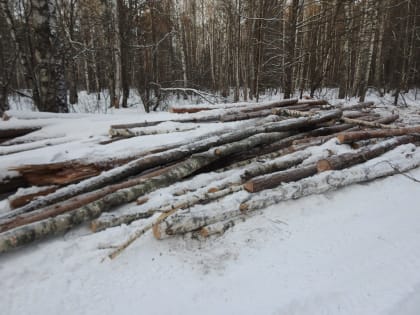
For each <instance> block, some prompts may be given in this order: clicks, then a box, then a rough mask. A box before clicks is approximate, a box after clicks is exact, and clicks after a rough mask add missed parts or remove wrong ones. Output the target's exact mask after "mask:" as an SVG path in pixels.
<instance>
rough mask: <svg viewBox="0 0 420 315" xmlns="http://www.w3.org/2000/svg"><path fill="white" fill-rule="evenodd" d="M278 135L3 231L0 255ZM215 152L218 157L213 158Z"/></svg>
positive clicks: (201, 156) (198, 157)
mask: <svg viewBox="0 0 420 315" xmlns="http://www.w3.org/2000/svg"><path fill="white" fill-rule="evenodd" d="M331 114H332V113H329V115H326V116H320V117H317V118H313V117H312V118H310V119H309V120H306V122H307V123H308V122H309V123H315V122H317V121H318V120H320V119H321V120H324V119H326V118H329V117H331ZM337 114H339V115H341V112H338V113H334V115H335V116H334V117H336V116H337ZM302 123H303V122H302V121H301V120H293V121H289V122H288V123H287V124H280V125H275V124H274V126H273V124H269V126H266V127H264V130H267V129H268V130H273V129H274V130H275V129H276V128H280V129H285V128H287V127H286V126H289V127H290V126H295V125H299V126H300V125H301V124H302ZM281 134H282V133H279V132H272V133H266V134H256V135H255V136H251V137H249V138H247V139H244V140H241V141H237V143H229V144H227V145H225V146H221V147H218V148H216V149H210V150H208V151H207V152H203V153H197V154H194V155H192V156H191V157H190V158H188V159H187V160H185V161H183V162H179V163H178V164H176V165H174V166H173V167H172V168H171V169H170V170H169V171H167V172H165V173H163V174H161V175H158V176H155V177H151V178H148V180H147V181H145V182H144V183H140V184H138V185H135V186H133V187H130V188H125V189H120V190H118V191H116V192H113V193H110V194H107V195H106V196H105V197H102V198H100V199H98V200H96V201H93V202H91V203H89V204H87V205H84V206H83V207H80V208H78V209H75V210H72V211H70V212H67V213H64V214H60V215H57V216H55V217H52V218H48V219H45V220H42V221H37V222H33V223H31V224H28V225H23V226H19V227H16V228H14V229H12V230H9V231H6V232H4V233H2V234H1V235H0V253H1V252H5V251H8V250H11V249H13V248H16V247H20V246H23V245H25V244H28V243H30V242H33V241H35V240H38V239H41V238H44V237H47V236H50V235H55V234H57V233H62V232H64V231H66V230H68V229H69V228H72V227H73V226H75V225H78V224H81V223H83V222H85V221H87V220H91V219H94V218H97V217H98V216H99V215H100V214H101V213H102V212H106V211H109V210H110V209H112V208H113V207H116V206H119V205H121V204H123V203H129V202H132V201H135V200H136V199H137V198H138V197H140V196H142V195H144V194H146V193H149V192H151V191H154V190H156V189H158V188H162V187H165V186H168V185H171V184H173V183H175V182H177V181H179V180H181V179H183V178H185V177H187V176H189V175H192V174H193V173H195V172H197V171H198V170H200V169H202V168H203V167H205V166H207V165H209V164H210V163H212V162H214V161H216V160H217V159H219V158H221V157H224V156H227V155H230V154H233V153H235V152H238V151H242V150H247V149H249V148H252V147H253V146H256V145H259V144H261V143H263V142H265V141H270V139H272V138H273V137H279V136H280V135H281ZM287 135H288V133H284V136H287ZM195 145H197V144H195ZM216 151H217V152H218V154H215V152H216Z"/></svg>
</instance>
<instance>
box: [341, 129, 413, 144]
mask: <svg viewBox="0 0 420 315" xmlns="http://www.w3.org/2000/svg"><path fill="white" fill-rule="evenodd" d="M418 133H420V126H418V127H407V128H395V129H384V130H366V131H354V132H348V133H341V134H339V135H338V136H337V139H338V141H339V142H340V143H342V144H343V143H353V142H357V141H361V140H368V139H372V138H387V137H394V136H404V135H409V134H418Z"/></svg>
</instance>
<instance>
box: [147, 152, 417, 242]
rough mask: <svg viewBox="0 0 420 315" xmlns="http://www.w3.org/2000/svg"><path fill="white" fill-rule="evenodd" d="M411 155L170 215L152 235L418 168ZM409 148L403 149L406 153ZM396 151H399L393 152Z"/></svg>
mask: <svg viewBox="0 0 420 315" xmlns="http://www.w3.org/2000/svg"><path fill="white" fill-rule="evenodd" d="M413 147H414V146H411V150H413V149H414V153H413V151H411V152H412V154H406V153H404V152H403V151H404V150H401V152H400V153H401V154H400V157H399V158H396V159H395V160H394V161H392V163H378V164H375V165H370V164H361V165H359V166H357V167H356V168H353V169H351V170H350V169H349V170H347V169H345V170H341V171H332V172H329V173H323V174H317V175H315V176H312V177H308V178H304V179H301V180H300V181H298V182H294V183H289V184H287V183H286V184H284V185H282V186H279V187H277V188H274V189H273V190H267V191H264V192H261V193H260V194H250V195H249V196H238V200H240V199H241V198H242V199H243V201H242V203H241V205H240V207H238V208H236V207H231V208H228V209H224V210H223V211H219V209H201V210H196V211H194V212H192V213H191V212H180V213H173V214H171V215H169V216H167V217H166V218H164V219H163V220H161V222H159V223H158V224H156V226H154V229H156V230H158V231H159V233H158V234H155V233H154V235H155V237H156V238H157V239H163V238H166V237H170V236H174V235H179V234H185V233H188V232H192V231H197V230H199V229H201V228H203V227H204V226H208V225H212V224H215V223H217V222H226V221H229V220H235V219H237V218H240V217H241V216H243V215H244V214H247V213H249V212H253V211H256V210H259V209H263V208H266V207H269V206H271V205H274V204H277V203H280V202H282V201H286V200H290V199H297V198H301V197H304V196H308V195H312V194H321V193H325V192H328V191H332V190H336V189H338V188H341V187H345V186H348V185H351V184H355V183H363V182H368V181H372V180H375V179H377V178H381V177H384V176H390V175H394V174H400V173H403V172H406V171H409V170H411V169H414V168H417V167H419V166H420V151H419V150H415V147H414V148H413ZM409 149H410V148H407V150H409ZM396 150H399V149H396Z"/></svg>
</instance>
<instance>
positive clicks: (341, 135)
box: [337, 133, 346, 144]
mask: <svg viewBox="0 0 420 315" xmlns="http://www.w3.org/2000/svg"><path fill="white" fill-rule="evenodd" d="M337 140H338V142H339V143H340V144H343V143H344V142H345V141H346V135H345V134H343V133H340V134H339V135H337Z"/></svg>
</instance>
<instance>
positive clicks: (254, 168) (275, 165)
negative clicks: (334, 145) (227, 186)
mask: <svg viewBox="0 0 420 315" xmlns="http://www.w3.org/2000/svg"><path fill="white" fill-rule="evenodd" d="M310 156H311V153H310V152H309V151H301V152H296V153H292V154H289V155H286V156H283V157H281V158H278V159H275V160H273V161H264V163H256V164H253V165H251V166H250V167H247V168H246V169H245V171H244V172H243V173H242V175H241V178H242V179H243V180H248V179H250V178H253V177H257V176H260V175H263V174H267V173H273V172H277V171H281V170H285V169H288V168H291V167H293V166H296V165H298V164H300V163H302V162H303V161H304V160H306V159H307V158H309V157H310Z"/></svg>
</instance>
